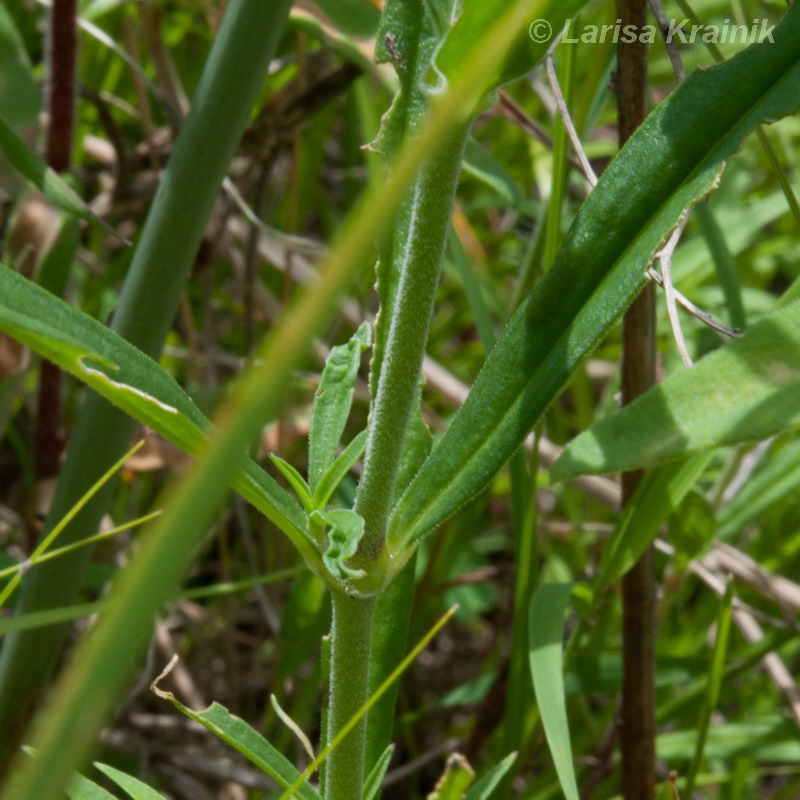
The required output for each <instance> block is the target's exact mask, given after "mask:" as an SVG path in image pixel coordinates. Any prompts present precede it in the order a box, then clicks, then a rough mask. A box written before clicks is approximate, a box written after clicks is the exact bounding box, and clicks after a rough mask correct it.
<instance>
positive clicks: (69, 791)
mask: <svg viewBox="0 0 800 800" xmlns="http://www.w3.org/2000/svg"><path fill="white" fill-rule="evenodd" d="M64 791H65V792H66V795H67V797H68V798H69V800H117V798H116V797H114V795H113V794H111V792H107V791H106V790H105V789H104V788H103V787H102V786H98V785H97V784H96V783H95V782H94V781H90V780H89V779H88V778H84V777H83V775H75V777H74V778H73V779H72V782H71V783H70V785H69V786H67V788H66V789H65V790H64Z"/></svg>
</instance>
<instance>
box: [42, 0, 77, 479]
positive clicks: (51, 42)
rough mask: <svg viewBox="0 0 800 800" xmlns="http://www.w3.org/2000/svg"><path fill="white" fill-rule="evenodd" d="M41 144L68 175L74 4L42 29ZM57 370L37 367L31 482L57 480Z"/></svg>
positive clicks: (60, 1) (64, 5)
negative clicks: (44, 61)
mask: <svg viewBox="0 0 800 800" xmlns="http://www.w3.org/2000/svg"><path fill="white" fill-rule="evenodd" d="M47 47H48V54H49V59H48V61H49V69H48V76H47V84H48V89H47V118H48V125H47V139H46V143H45V159H46V161H47V164H48V166H50V167H51V168H52V169H54V170H55V171H56V172H65V171H66V170H67V169H69V165H70V161H71V153H72V132H73V126H74V117H75V68H76V58H77V49H78V29H77V0H53V6H52V9H51V12H50V25H49V29H48V41H47ZM60 421H61V370H60V369H59V368H58V367H56V366H55V365H54V364H51V363H50V362H49V361H43V362H42V366H41V373H40V379H39V404H38V410H37V424H36V456H35V473H36V478H37V479H38V480H41V479H43V478H50V477H52V476H54V475H57V474H58V465H59V461H60V459H61V449H62V447H63V443H62V441H61V434H60Z"/></svg>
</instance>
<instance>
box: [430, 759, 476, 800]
mask: <svg viewBox="0 0 800 800" xmlns="http://www.w3.org/2000/svg"><path fill="white" fill-rule="evenodd" d="M474 780H475V770H473V769H472V767H471V766H470V763H469V761H467V759H466V758H464V756H462V755H461V754H460V753H451V754H450V755H449V756H448V757H447V763H446V764H445V767H444V772H443V773H442V777H441V778H439V780H438V782H437V783H436V787H435V788H434V790H433V791H432V792H431V793H430V794H429V795H428V797H427V800H461V798H462V797H463V796H464V793H465V792H466V791H467V789H469V787H470V786H471V785H472V782H473V781H474Z"/></svg>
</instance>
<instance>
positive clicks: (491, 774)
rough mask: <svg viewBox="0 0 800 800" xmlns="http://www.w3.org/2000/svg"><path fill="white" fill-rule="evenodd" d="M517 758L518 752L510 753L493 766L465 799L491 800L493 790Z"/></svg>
mask: <svg viewBox="0 0 800 800" xmlns="http://www.w3.org/2000/svg"><path fill="white" fill-rule="evenodd" d="M516 760H517V754H516V753H510V754H509V755H507V756H506V757H505V758H504V759H503V760H502V761H501V762H500V763H499V764H497V765H496V766H494V767H492V768H491V769H490V770H489V771H488V772H487V773H486V774H485V775H484V776H483V777H482V778H481V779H480V780H479V781H478V782H477V783H476V784H475V785H474V786H472V787H471V788H470V790H469V791H468V792H467V794H466V795H465V796H464V800H489V798H490V797H491V796H492V792H493V791H494V790H495V789H496V788H497V787H498V786H499V785H500V781H502V780H503V778H504V777H505V775H506V773H507V772H508V771H509V770H510V769H511V767H512V766H513V764H514V762H515V761H516Z"/></svg>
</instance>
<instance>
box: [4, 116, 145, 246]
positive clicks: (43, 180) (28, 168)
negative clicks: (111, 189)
mask: <svg viewBox="0 0 800 800" xmlns="http://www.w3.org/2000/svg"><path fill="white" fill-rule="evenodd" d="M0 150H2V151H3V152H4V153H5V155H6V157H7V158H8V160H9V161H10V162H11V164H12V165H13V166H14V168H15V169H17V170H19V172H20V173H21V174H22V175H24V176H25V177H26V178H27V179H28V180H29V181H30V182H31V183H32V184H33V185H34V186H35V187H36V188H37V189H38V190H39V191H40V192H41V193H42V194H43V195H44V196H45V197H46V198H47V199H48V200H50V202H52V203H55V205H57V206H58V207H59V208H62V209H64V211H68V212H69V213H70V214H74V215H75V216H76V217H79V218H80V219H85V220H86V221H87V222H94V223H95V224H97V225H100V226H101V227H102V228H104V229H105V230H106V231H108V233H110V234H111V235H112V236H115V237H116V238H117V239H119V240H120V241H122V242H124V243H125V244H130V242H129V241H128V240H127V239H124V238H123V237H121V236H120V235H119V234H118V233H117V232H116V231H115V230H114V229H113V228H112V227H110V226H109V225H108V223H106V222H104V221H103V220H102V219H100V217H98V216H97V215H96V214H95V213H94V212H93V211H92V210H91V209H90V208H89V206H87V205H86V203H84V202H83V200H81V199H80V197H78V195H77V194H75V192H73V191H72V189H70V188H69V186H68V185H67V184H66V183H65V182H64V179H63V178H60V177H59V176H58V173H56V172H54V171H53V170H52V169H50V167H48V166H47V165H46V164H45V163H44V161H42V159H41V158H39V156H37V155H36V153H34V152H33V150H31V149H30V147H28V145H26V144H25V142H23V141H22V139H20V138H19V136H17V134H16V133H14V131H13V129H12V128H11V126H10V125H8V123H7V122H6V121H5V120H4V119H3V118H2V117H0Z"/></svg>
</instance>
